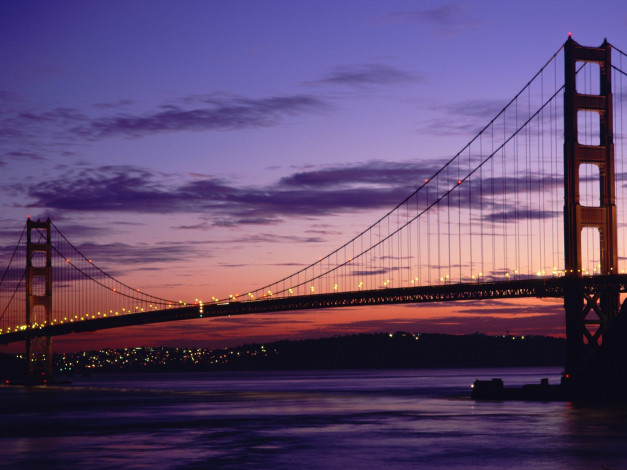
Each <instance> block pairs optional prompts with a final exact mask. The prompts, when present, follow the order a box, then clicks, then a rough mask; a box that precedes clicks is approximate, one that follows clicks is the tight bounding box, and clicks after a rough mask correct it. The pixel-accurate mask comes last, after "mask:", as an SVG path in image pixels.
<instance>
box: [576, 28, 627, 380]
mask: <svg viewBox="0 0 627 470" xmlns="http://www.w3.org/2000/svg"><path fill="white" fill-rule="evenodd" d="M564 47H565V51H564V66H565V92H564V247H565V250H564V251H565V258H566V260H565V268H566V284H565V291H564V307H565V310H566V340H567V348H568V353H567V364H566V374H567V376H570V377H571V378H573V379H575V380H577V381H582V382H588V381H590V380H591V378H590V377H591V375H590V370H591V369H595V368H599V367H601V368H603V366H600V365H599V364H598V359H599V354H598V351H599V349H601V346H602V344H603V343H604V339H607V338H606V336H607V332H608V331H609V329H610V326H611V324H612V322H613V320H614V319H615V318H616V316H617V315H618V308H619V294H618V286H617V283H613V282H611V280H610V281H609V282H598V283H585V282H584V281H583V279H582V278H583V273H582V229H584V228H588V227H589V228H594V229H597V230H598V236H599V246H600V253H599V254H598V256H599V258H598V259H600V274H602V275H605V276H609V279H611V276H612V275H613V274H618V272H617V266H618V258H617V256H618V248H617V230H616V204H615V196H614V192H615V181H614V144H613V123H612V83H611V78H612V75H611V46H610V44H609V43H608V42H607V40H606V41H604V42H603V44H602V45H601V46H600V47H583V46H580V45H579V44H577V43H576V42H575V41H574V40H573V39H572V38H570V37H569V38H568V40H567V41H566V43H565V45H564ZM586 63H594V64H598V69H599V72H600V77H599V84H600V86H599V94H594V95H592V94H584V93H580V92H579V90H577V86H576V85H577V81H576V73H577V70H578V69H579V68H580V67H581V66H582V65H585V64H586ZM586 112H587V113H589V116H591V117H592V119H593V122H594V123H595V124H596V118H597V117H598V131H599V138H598V145H589V143H590V142H589V141H588V142H587V143H586V144H583V143H580V142H579V139H578V137H579V135H581V132H580V125H581V124H582V123H581V122H580V119H579V118H580V117H581V116H580V114H582V113H586ZM596 129H597V127H596V126H595V130H596ZM594 143H595V144H597V142H594ZM582 164H591V165H596V166H597V167H598V169H599V189H600V193H599V194H600V197H599V201H598V205H597V206H593V207H590V206H582V205H581V203H580V194H579V189H580V186H579V184H580V180H579V170H580V166H581V165H582ZM591 285H595V286H597V287H590V286H591ZM595 358H596V359H595ZM605 367H609V365H608V364H605ZM593 375H594V374H593ZM584 376H585V377H584ZM592 381H594V379H592ZM588 385H590V384H588ZM599 385H600V384H596V385H595V386H599Z"/></svg>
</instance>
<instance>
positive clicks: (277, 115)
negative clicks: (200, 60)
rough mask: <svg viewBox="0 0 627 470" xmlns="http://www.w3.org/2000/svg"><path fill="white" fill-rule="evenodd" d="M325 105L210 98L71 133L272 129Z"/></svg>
mask: <svg viewBox="0 0 627 470" xmlns="http://www.w3.org/2000/svg"><path fill="white" fill-rule="evenodd" d="M327 108H328V105H327V103H326V102H324V101H323V100H321V99H320V98H318V97H315V96H312V95H292V96H272V97H268V98H261V99H250V98H241V97H231V98H228V99H227V98H213V99H212V100H211V101H210V102H206V103H203V106H196V107H194V108H182V107H180V106H175V105H167V106H162V107H161V108H160V109H159V110H157V111H154V112H149V113H144V114H142V115H133V114H119V115H115V116H108V117H102V118H96V119H92V120H90V121H89V122H87V123H86V124H82V125H77V126H75V127H73V128H72V129H71V132H74V133H76V134H78V135H81V136H84V137H90V138H95V139H98V138H103V137H110V136H117V135H123V136H127V137H140V136H144V135H149V134H157V133H163V132H175V131H200V130H203V131H206V130H234V129H244V128H250V127H266V126H271V125H275V124H276V123H277V122H278V121H279V120H281V119H282V118H284V117H285V116H288V115H295V114H302V113H311V112H319V111H321V110H323V109H327Z"/></svg>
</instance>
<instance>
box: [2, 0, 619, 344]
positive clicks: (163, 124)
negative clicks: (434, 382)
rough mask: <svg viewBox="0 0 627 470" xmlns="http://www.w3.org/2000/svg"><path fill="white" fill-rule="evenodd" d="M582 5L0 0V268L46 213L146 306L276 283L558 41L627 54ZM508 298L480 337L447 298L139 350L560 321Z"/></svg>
mask: <svg viewBox="0 0 627 470" xmlns="http://www.w3.org/2000/svg"><path fill="white" fill-rule="evenodd" d="M592 5H593V3H592V2H590V1H583V0H576V1H573V0H570V1H560V2H557V1H556V2H552V1H548V2H547V1H535V0H531V1H526V2H516V3H514V2H503V1H496V0H495V1H472V2H471V1H467V2H437V1H399V0H390V1H386V2H381V1H366V0H364V1H359V2H357V1H341V0H340V1H338V0H333V1H325V0H322V1H316V2H308V1H292V0H290V1H287V0H286V1H266V2H263V1H258V0H255V1H244V0H236V1H224V2H208V1H185V2H175V1H153V2H140V1H131V2H129V1H108V2H79V1H59V2H17V1H6V2H2V3H1V4H0V60H1V63H2V73H1V74H0V172H1V173H0V175H1V178H2V184H1V185H0V192H1V194H2V196H1V199H0V221H1V222H2V225H1V227H2V228H1V229H0V244H1V245H2V246H3V247H4V248H5V249H4V250H2V253H4V252H6V249H8V248H9V247H12V246H13V244H14V243H15V241H16V240H17V236H18V235H19V231H20V230H21V228H22V226H23V224H24V221H25V218H26V215H27V214H30V215H31V217H33V218H38V217H41V218H45V217H51V218H52V219H53V221H54V222H55V223H56V225H58V226H59V227H60V228H61V229H62V230H63V231H64V233H65V234H66V235H67V236H68V237H69V238H70V239H71V240H72V241H73V242H74V243H75V244H77V245H78V246H79V247H81V249H82V250H83V252H84V253H85V254H86V255H87V256H90V257H92V258H93V259H94V260H95V261H96V262H97V263H98V264H99V266H101V267H102V268H103V269H105V270H107V271H110V272H112V273H113V274H115V275H116V276H119V277H120V278H121V279H123V280H124V281H125V282H127V283H128V284H131V285H133V286H137V287H141V288H142V289H143V290H145V291H148V292H155V293H158V294H159V295H164V296H169V297H173V298H184V299H193V298H204V299H209V298H211V296H214V295H215V296H227V295H228V294H229V292H234V291H236V290H238V289H239V290H241V291H245V290H247V289H250V288H251V287H256V286H258V285H261V284H264V283H268V282H270V281H272V280H274V279H275V278H280V277H283V276H285V275H287V274H290V273H291V272H292V271H294V270H295V267H296V268H297V267H299V266H302V265H304V264H308V263H310V262H311V261H313V260H315V259H317V258H318V257H319V256H324V255H325V254H327V253H328V252H330V251H332V250H333V249H335V248H336V247H337V246H339V245H341V244H342V243H344V242H345V241H346V240H347V239H349V238H351V237H352V236H354V235H355V234H356V233H358V232H359V231H361V229H363V228H365V227H366V226H367V225H369V224H370V223H371V222H373V221H374V220H376V219H377V218H378V217H380V216H381V215H382V214H383V213H385V212H386V211H387V209H389V208H390V207H392V206H394V205H395V204H396V203H397V202H400V200H402V199H403V198H404V197H405V196H406V195H407V194H409V193H410V192H411V191H412V190H413V189H414V188H415V187H416V186H417V184H418V182H420V181H422V179H424V178H425V176H428V175H429V174H431V173H432V172H433V170H434V169H435V168H437V167H438V165H439V164H440V163H441V162H443V161H446V160H447V159H448V158H450V156H452V155H454V154H455V153H456V152H457V151H458V150H459V149H461V148H462V147H463V146H464V144H466V143H467V142H468V141H469V140H470V138H471V137H472V136H473V135H474V133H475V132H476V131H477V130H478V129H479V128H481V127H482V126H483V125H484V124H485V123H487V122H488V121H489V120H490V119H491V118H492V117H493V116H494V115H495V114H496V112H498V110H499V109H500V108H501V107H502V106H503V105H504V104H505V103H507V102H508V101H509V99H511V98H512V96H513V95H514V94H515V93H516V92H518V91H519V90H520V89H521V87H522V86H523V85H524V84H525V83H526V82H527V81H528V80H529V79H530V78H531V76H532V75H533V74H534V73H535V72H536V71H537V70H538V69H539V67H540V66H542V65H543V64H544V63H545V62H546V60H548V58H549V57H550V56H551V55H552V54H553V53H554V52H555V51H556V50H557V49H558V48H559V47H560V46H561V44H562V43H563V42H564V41H565V40H566V38H567V34H568V32H572V33H573V37H574V38H575V39H576V40H577V41H578V42H579V43H580V44H583V45H595V46H596V45H600V44H601V43H602V41H603V39H604V37H607V38H608V40H609V41H610V42H611V43H612V44H615V45H616V46H618V47H619V48H621V49H623V50H625V49H626V48H627V8H626V7H625V6H624V2H623V1H622V0H612V1H606V2H603V8H600V7H599V8H594V7H593V6H592ZM6 262H7V260H4V261H2V260H0V267H2V269H3V267H4V266H5V265H6ZM512 305H515V303H512V302H503V303H502V304H495V305H491V308H493V309H494V316H493V317H490V318H491V319H492V320H491V321H492V322H490V321H489V319H488V320H486V319H483V320H480V321H479V320H477V319H476V317H474V316H473V314H475V315H476V311H475V308H476V306H474V305H472V306H468V305H461V304H460V305H456V306H437V307H433V308H429V309H427V308H426V307H421V308H420V311H421V312H427V310H428V312H429V313H428V314H427V313H425V315H426V317H425V318H427V317H428V318H429V319H428V320H427V319H425V320H424V321H423V322H422V323H421V322H420V321H419V318H420V317H419V316H418V314H417V312H418V310H417V309H416V307H410V306H405V307H398V308H395V309H392V310H393V313H389V311H385V312H384V311H383V310H382V309H381V308H375V309H371V310H370V311H367V312H363V311H358V310H351V311H347V312H345V313H343V314H342V316H341V321H339V320H338V319H337V317H336V318H335V319H334V320H332V319H331V316H330V314H329V313H328V312H327V313H325V312H321V313H317V314H313V313H312V314H307V315H301V316H300V317H299V316H297V315H294V316H291V317H290V318H291V320H290V321H291V325H290V326H289V327H288V326H286V324H285V322H283V321H282V320H281V319H277V317H276V316H275V317H272V318H274V321H272V322H270V321H266V323H264V327H263V328H262V329H261V330H260V329H259V328H260V327H259V326H258V325H259V322H260V319H253V318H247V317H241V318H239V319H237V323H235V322H231V324H228V323H225V322H224V321H223V320H219V321H216V322H214V323H213V324H207V323H203V324H200V323H195V324H194V328H192V329H193V330H194V332H195V333H194V334H195V336H193V337H192V336H189V337H187V336H185V333H183V332H182V330H183V329H184V328H183V327H182V326H181V325H178V326H177V325H170V326H167V325H166V326H161V327H159V329H158V331H159V335H160V336H159V337H155V336H154V335H153V336H151V333H150V332H147V331H148V330H145V329H144V330H141V331H140V332H139V333H137V334H138V335H139V338H140V339H141V341H140V342H141V344H147V342H150V341H152V342H153V343H155V344H165V343H167V344H174V343H176V342H177V341H179V338H180V341H183V342H188V341H195V342H198V343H200V342H203V343H205V344H207V345H211V344H218V345H223V344H232V343H235V344H239V343H241V342H243V341H245V340H250V341H254V340H259V339H262V340H266V339H272V338H275V337H282V336H286V335H288V336H290V337H302V336H307V335H314V336H322V335H324V334H325V333H330V334H337V333H341V332H346V333H350V332H351V331H381V330H388V329H394V330H395V329H411V330H415V331H419V330H421V329H431V330H434V331H441V332H446V331H450V332H473V331H476V330H479V331H489V332H493V331H506V330H508V329H511V330H512V331H514V330H516V329H518V330H521V331H522V330H525V331H535V329H536V328H539V329H540V330H542V328H545V330H546V331H549V330H550V329H551V328H553V329H552V330H550V331H549V332H554V331H555V325H559V324H561V323H560V322H561V320H562V319H561V315H562V313H561V307H560V305H559V303H552V304H550V306H549V307H547V306H546V302H545V303H541V304H539V306H537V305H536V306H534V307H533V308H532V309H535V310H534V312H533V314H531V313H529V311H528V310H529V308H531V307H528V308H527V307H525V308H522V309H520V311H519V315H518V316H516V314H515V313H512V308H511V307H512ZM525 305H526V304H525ZM460 312H463V313H464V314H465V315H467V317H463V315H461V313H460ZM523 312H524V315H523ZM538 312H540V313H538ZM542 312H545V313H546V315H544V314H542ZM408 318H410V319H412V318H413V320H411V321H410V320H407V319H408ZM463 318H471V319H470V320H463ZM472 318H475V320H474V323H473V320H472ZM523 318H524V319H523ZM298 319H300V320H298ZM266 320H267V319H266ZM298 322H300V325H301V326H299V327H298V328H297V327H295V326H294V325H295V324H296V323H298ZM403 322H405V323H403ZM452 324H455V325H457V326H454V327H451V325H452ZM549 324H550V325H551V326H547V325H549ZM255 328H256V329H255ZM236 330H237V331H236ZM134 331H135V330H134ZM137 331H139V330H137ZM142 332H143V333H142ZM242 332H244V333H242ZM246 332H248V333H246ZM115 334H116V333H113V332H112V333H106V334H105V333H103V334H101V335H100V336H101V337H102V338H112V337H113V336H114V335H115ZM119 334H120V333H119V332H118V333H117V335H118V336H119ZM125 334H126V333H125ZM107 335H109V336H107ZM151 338H152V339H151ZM60 341H61V342H63V340H60ZM138 341H139V340H138ZM106 342H107V341H105V340H104V339H103V340H102V342H101V343H102V344H105V343H106ZM101 343H98V344H101ZM81 347H82V346H81Z"/></svg>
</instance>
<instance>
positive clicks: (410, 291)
mask: <svg viewBox="0 0 627 470" xmlns="http://www.w3.org/2000/svg"><path fill="white" fill-rule="evenodd" d="M569 282H570V283H572V282H575V283H578V282H580V283H581V287H582V289H583V292H584V294H585V293H587V292H590V293H592V292H595V291H597V292H598V290H599V288H601V289H612V290H614V289H617V290H618V292H620V293H625V292H627V274H617V275H607V276H588V277H583V278H572V277H555V278H546V279H520V280H510V281H499V282H484V283H472V284H447V285H437V286H419V287H400V288H387V289H376V290H361V291H354V292H337V293H333V294H311V295H299V296H290V297H277V298H266V299H263V300H247V301H237V300H236V301H229V302H226V301H225V302H222V303H210V304H205V305H203V307H202V311H201V307H200V305H192V306H185V307H175V308H170V309H164V310H154V311H149V312H141V313H133V314H127V315H119V316H115V317H105V318H95V319H90V320H83V321H78V322H73V323H62V324H56V325H51V326H46V327H37V328H34V329H26V330H22V331H18V332H14V333H5V334H3V335H0V344H9V343H13V342H16V341H23V340H25V339H26V338H27V337H42V336H59V335H66V334H70V333H83V332H93V331H97V330H104V329H109V328H119V327H123V326H133V325H145V324H150V323H162V322H170V321H177V320H190V319H194V318H212V317H225V316H230V315H246V314H253V313H268V312H287V311H296V310H312V309H327V308H337V307H354V306H360V305H381V304H401V303H427V302H449V301H456V300H483V299H505V298H518V297H521V298H522V297H564V288H565V286H566V285H567V284H568V283H569Z"/></svg>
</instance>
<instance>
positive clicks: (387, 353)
mask: <svg viewBox="0 0 627 470" xmlns="http://www.w3.org/2000/svg"><path fill="white" fill-rule="evenodd" d="M0 356H3V355H0ZM565 360H566V341H565V340H564V339H560V338H551V337H545V336H509V335H505V336H487V335H483V334H473V335H462V336H457V335H445V334H415V333H414V334H412V333H403V332H397V333H394V334H389V333H374V334H354V335H347V336H336V337H332V338H322V339H309V340H294V341H292V340H285V341H277V342H273V343H266V344H264V345H260V344H246V345H243V346H239V347H235V348H226V349H204V348H189V347H187V348H165V347H137V348H124V349H103V350H100V351H89V352H80V353H65V354H55V357H54V363H55V371H56V373H57V374H62V375H66V374H69V375H73V374H84V373H88V374H91V373H100V372H140V371H194V370H195V371H199V370H275V369H276V370H280V369H367V368H381V369H385V368H436V367H509V366H548V365H557V366H559V365H564V364H565ZM24 370H25V365H24V362H23V360H22V361H18V360H16V359H15V358H14V357H10V356H6V355H4V356H3V357H0V375H2V376H5V378H8V377H12V376H13V377H14V376H15V375H16V373H18V372H22V371H24Z"/></svg>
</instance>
